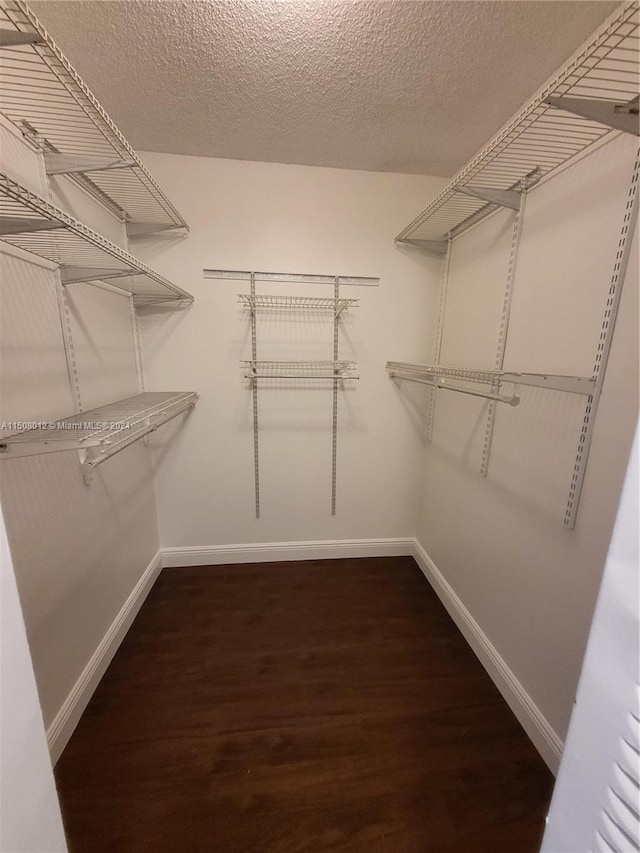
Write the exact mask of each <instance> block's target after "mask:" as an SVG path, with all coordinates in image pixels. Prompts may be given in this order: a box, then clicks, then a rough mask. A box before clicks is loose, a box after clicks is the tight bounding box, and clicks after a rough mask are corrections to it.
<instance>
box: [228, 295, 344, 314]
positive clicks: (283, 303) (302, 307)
mask: <svg viewBox="0 0 640 853" xmlns="http://www.w3.org/2000/svg"><path fill="white" fill-rule="evenodd" d="M238 301H239V302H240V304H241V305H244V306H246V307H247V308H249V309H251V310H252V311H255V310H257V309H263V308H264V309H294V310H299V311H332V312H335V313H337V314H341V313H342V312H343V311H344V310H345V309H347V308H357V307H358V302H359V300H358V299H333V298H329V297H327V298H324V297H321V296H274V295H267V294H264V295H255V296H253V295H251V294H250V293H239V294H238Z"/></svg>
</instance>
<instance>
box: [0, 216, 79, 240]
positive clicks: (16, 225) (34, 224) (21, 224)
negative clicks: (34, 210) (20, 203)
mask: <svg viewBox="0 0 640 853" xmlns="http://www.w3.org/2000/svg"><path fill="white" fill-rule="evenodd" d="M54 228H64V224H63V223H62V222H56V221H55V220H54V219H45V218H44V217H43V216H0V238H1V237H3V236H5V235H6V236H8V235H9V234H26V233H31V232H33V231H52V230H53V229H54Z"/></svg>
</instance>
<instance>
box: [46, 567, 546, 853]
mask: <svg viewBox="0 0 640 853" xmlns="http://www.w3.org/2000/svg"><path fill="white" fill-rule="evenodd" d="M56 777H57V782H58V788H59V793H60V797H61V802H62V807H63V814H64V819H65V824H66V830H67V835H68V841H69V848H70V850H71V851H72V853H94V851H95V853H99V851H109V853H129V851H136V853H138V851H140V853H142V852H143V851H144V853H205V851H206V853H208V851H215V853H218V851H219V853H240V851H242V853H248V851H251V853H254V851H255V853H296V852H297V851H310V853H316V851H367V853H480V851H486V853H534V851H536V850H538V847H539V843H540V839H541V835H542V828H543V821H544V816H545V814H546V810H547V804H548V800H549V797H550V793H551V788H552V783H553V778H552V776H551V774H550V773H549V772H548V770H547V769H546V767H545V765H544V764H543V762H542V760H541V759H540V757H539V756H538V754H537V752H536V751H535V749H534V748H533V746H532V745H531V743H530V742H529V740H528V738H527V736H526V735H525V734H524V732H523V731H522V729H521V728H520V726H519V724H518V722H517V721H516V719H515V717H514V716H513V715H512V713H511V711H510V710H509V708H508V707H507V705H506V704H505V702H504V701H503V700H502V698H501V696H500V695H499V693H498V691H497V690H496V688H495V687H494V686H493V684H492V682H491V680H490V679H489V677H488V676H487V675H486V673H485V672H484V670H483V669H482V667H481V665H480V663H479V662H478V661H477V659H476V658H475V656H474V654H473V653H472V652H471V650H470V649H469V647H468V645H467V643H466V642H465V640H464V639H463V637H462V635H461V634H460V633H459V632H458V630H457V628H456V627H455V625H454V624H453V622H452V621H451V619H450V618H449V616H448V614H447V613H446V611H445V610H444V608H443V607H442V605H441V604H440V603H439V601H438V599H437V597H436V595H435V593H434V592H433V591H432V590H431V588H430V587H429V585H428V584H427V582H426V581H425V579H424V578H423V576H422V574H421V573H420V571H419V569H418V568H417V566H416V564H415V562H414V561H413V559H411V558H410V557H400V558H398V557H396V558H375V559H360V560H326V561H314V562H304V563H267V564H253V565H242V566H236V565H234V566H217V567H204V568H185V569H166V570H165V571H164V572H163V573H162V575H161V576H160V578H159V580H158V582H157V583H156V585H155V587H154V588H153V590H152V591H151V594H150V595H149V598H148V599H147V602H146V603H145V605H144V606H143V608H142V610H141V612H140V614H139V615H138V618H137V619H136V621H135V624H134V625H133V627H132V629H131V630H130V631H129V634H128V635H127V637H126V638H125V641H124V643H123V644H122V646H121V647H120V649H119V651H118V653H117V655H116V657H115V659H114V661H113V662H112V664H111V666H110V668H109V670H108V672H107V673H106V675H105V677H104V678H103V680H102V682H101V683H100V685H99V687H98V689H97V691H96V693H95V695H94V697H93V699H92V700H91V703H90V705H89V707H88V709H87V711H86V713H85V714H84V716H83V718H82V720H81V722H80V724H79V726H78V728H77V730H76V732H75V734H74V735H73V738H72V739H71V741H70V743H69V745H68V747H67V749H66V750H65V752H64V754H63V756H62V758H61V759H60V761H59V762H58V766H57V768H56Z"/></svg>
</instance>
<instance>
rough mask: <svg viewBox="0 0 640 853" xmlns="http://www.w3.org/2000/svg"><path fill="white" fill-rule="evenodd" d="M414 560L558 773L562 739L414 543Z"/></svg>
mask: <svg viewBox="0 0 640 853" xmlns="http://www.w3.org/2000/svg"><path fill="white" fill-rule="evenodd" d="M414 557H415V559H416V562H417V563H418V566H419V567H420V569H421V570H422V573H423V574H424V576H425V577H426V579H427V580H428V581H429V583H430V584H431V586H432V587H433V589H434V590H435V592H436V594H437V595H438V598H439V599H440V600H441V601H442V603H443V604H444V606H445V607H446V609H447V610H448V612H449V615H450V616H451V618H452V619H453V621H454V622H455V623H456V625H457V626H458V628H459V629H460V631H461V632H462V634H463V635H464V637H465V639H466V640H467V642H468V643H469V645H470V646H471V648H472V649H473V651H474V652H475V654H476V655H477V657H478V659H479V660H480V663H482V665H483V666H484V668H485V669H486V670H487V672H488V673H489V675H490V676H491V679H492V681H493V682H494V684H495V685H496V687H497V688H498V690H499V691H500V693H501V694H502V696H503V698H504V699H505V701H506V702H507V704H508V705H509V707H510V708H511V710H512V711H513V713H514V714H515V715H516V717H517V718H518V720H519V722H520V725H521V726H522V727H523V729H524V730H525V731H526V733H527V734H528V735H529V737H530V739H531V741H532V742H533V744H534V746H535V747H536V749H537V750H538V752H539V753H540V755H541V756H542V757H543V758H544V760H545V762H546V764H547V766H548V767H549V769H550V770H551V772H552V773H554V774H555V773H557V772H558V767H559V765H560V758H561V756H562V750H563V746H564V745H563V743H562V740H561V738H560V737H559V736H558V734H557V733H556V732H555V731H554V730H553V728H552V727H551V725H550V724H549V722H548V720H547V719H546V717H545V716H544V715H543V713H542V711H540V709H539V708H538V706H537V705H536V704H535V702H534V701H533V699H532V698H531V696H529V694H528V693H527V691H526V690H525V689H524V687H523V686H522V684H520V682H519V681H518V679H517V678H516V676H515V675H514V674H513V672H512V671H511V670H510V669H509V667H508V665H507V663H506V661H505V660H504V658H503V657H502V656H501V655H500V654H499V652H498V650H497V649H496V648H495V646H494V645H493V644H492V643H491V641H490V640H489V638H488V637H487V635H486V634H485V633H484V631H483V630H482V628H481V627H480V625H478V623H477V622H476V620H475V619H474V618H473V616H472V615H471V613H469V611H468V610H467V608H466V607H465V606H464V604H463V603H462V601H461V600H460V598H458V596H457V595H456V593H455V591H454V590H453V588H452V587H451V586H450V584H449V583H448V582H447V581H446V579H445V577H444V575H443V574H442V572H441V571H440V570H439V569H438V567H437V566H436V564H435V563H434V562H433V560H432V559H431V558H430V557H429V555H428V554H427V552H426V551H425V550H424V548H423V547H422V545H421V544H420V543H419V542H418V540H417V539H416V540H415V551H414Z"/></svg>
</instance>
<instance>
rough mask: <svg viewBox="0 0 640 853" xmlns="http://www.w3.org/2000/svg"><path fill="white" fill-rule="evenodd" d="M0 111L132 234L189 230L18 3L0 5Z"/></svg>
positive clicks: (7, 0) (53, 167)
mask: <svg viewBox="0 0 640 853" xmlns="http://www.w3.org/2000/svg"><path fill="white" fill-rule="evenodd" d="M0 79H1V80H2V85H1V86H0V112H2V113H3V114H4V115H5V116H6V117H7V118H8V119H9V120H10V121H12V122H13V123H14V124H16V125H17V126H18V127H19V128H20V129H21V130H22V132H23V133H25V134H27V135H30V136H34V137H35V138H36V139H37V140H38V142H39V144H41V145H42V146H43V148H44V151H45V162H46V166H47V171H48V172H49V174H68V175H70V176H71V177H73V178H74V179H75V180H76V181H77V182H78V183H80V184H81V185H82V186H83V187H84V188H85V189H87V190H88V191H89V192H91V193H92V195H94V196H95V197H97V198H99V199H100V200H101V201H102V202H103V203H105V204H106V205H107V207H109V208H110V209H111V210H112V211H113V212H114V213H116V214H117V215H118V216H120V217H121V218H122V219H123V220H125V221H126V222H127V224H128V225H127V227H128V231H129V233H130V235H131V236H133V235H135V234H137V233H146V232H152V231H157V230H164V229H167V228H188V226H187V224H186V223H185V221H184V219H183V218H182V216H180V214H179V213H178V211H177V210H176V209H175V207H174V206H173V205H172V204H171V202H170V201H169V200H168V199H167V198H166V196H165V195H164V193H163V192H162V190H161V189H160V188H159V187H158V185H157V184H156V183H155V181H154V180H153V178H152V177H151V175H150V174H149V172H148V171H147V170H146V169H145V167H144V166H143V165H142V162H141V161H140V159H139V158H138V156H137V154H136V153H135V152H134V151H133V149H132V148H131V146H130V145H129V143H128V142H127V141H126V139H125V138H124V136H123V135H122V134H121V133H120V131H119V130H118V128H117V127H116V126H115V124H114V123H113V122H112V121H111V119H110V118H109V116H108V115H107V114H106V112H105V111H104V109H103V108H102V107H101V106H100V104H99V103H98V101H97V100H96V98H95V97H94V96H93V95H92V93H91V92H90V91H89V89H88V88H87V86H86V85H85V84H84V83H83V81H82V80H81V79H80V77H79V75H78V74H77V72H76V71H75V70H74V69H73V67H72V66H71V65H70V63H69V62H68V60H67V59H66V58H65V57H64V56H63V54H62V53H61V51H60V49H59V48H58V46H57V45H56V43H55V42H54V41H53V39H52V38H51V36H50V35H49V34H48V33H47V31H46V30H45V29H44V27H43V26H42V24H41V23H40V22H39V21H38V19H37V18H36V16H35V15H34V14H33V12H32V11H31V10H30V9H29V7H28V6H27V4H26V3H24V2H22V0H3V3H2V6H0Z"/></svg>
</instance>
